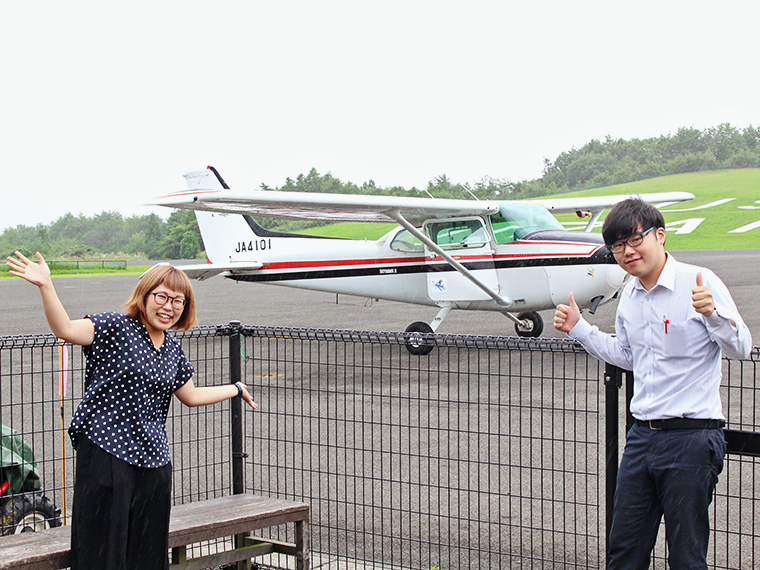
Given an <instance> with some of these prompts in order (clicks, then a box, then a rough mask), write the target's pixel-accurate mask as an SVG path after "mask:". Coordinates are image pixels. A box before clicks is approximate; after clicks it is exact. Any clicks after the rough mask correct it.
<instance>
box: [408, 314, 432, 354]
mask: <svg viewBox="0 0 760 570" xmlns="http://www.w3.org/2000/svg"><path fill="white" fill-rule="evenodd" d="M406 332H407V333H411V334H409V335H408V336H407V337H406V349H407V350H408V351H409V353H410V354H414V355H415V356H423V355H425V354H430V352H431V351H432V350H433V348H435V345H434V344H432V343H431V344H427V343H426V342H425V339H424V338H423V336H422V335H424V334H430V333H432V332H433V327H431V326H430V325H429V324H427V323H423V322H422V321H416V322H414V323H412V324H411V325H409V326H408V327H406Z"/></svg>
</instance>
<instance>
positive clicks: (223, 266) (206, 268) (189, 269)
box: [176, 261, 264, 281]
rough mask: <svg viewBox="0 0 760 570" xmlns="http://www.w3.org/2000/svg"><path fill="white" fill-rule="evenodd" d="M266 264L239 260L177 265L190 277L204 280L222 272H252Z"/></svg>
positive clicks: (231, 273)
mask: <svg viewBox="0 0 760 570" xmlns="http://www.w3.org/2000/svg"><path fill="white" fill-rule="evenodd" d="M263 266H264V264H263V263H260V262H258V261H254V262H239V263H200V264H198V265H177V266H176V267H177V269H181V270H182V271H184V272H185V274H186V275H187V276H188V277H189V278H190V279H197V280H198V281H203V280H204V279H208V278H210V277H214V276H215V275H219V274H220V273H224V274H225V275H245V274H247V273H251V272H253V271H255V270H256V269H261V268H262V267H263Z"/></svg>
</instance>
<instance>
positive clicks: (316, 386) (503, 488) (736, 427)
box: [0, 323, 760, 569]
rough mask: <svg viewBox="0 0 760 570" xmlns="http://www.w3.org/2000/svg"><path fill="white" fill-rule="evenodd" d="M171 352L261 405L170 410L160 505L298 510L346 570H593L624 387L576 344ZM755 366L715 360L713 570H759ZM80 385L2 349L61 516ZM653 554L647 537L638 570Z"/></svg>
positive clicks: (277, 331)
mask: <svg viewBox="0 0 760 570" xmlns="http://www.w3.org/2000/svg"><path fill="white" fill-rule="evenodd" d="M178 338H179V339H180V340H181V342H182V344H183V347H184V350H185V352H186V354H187V355H188V357H189V358H190V360H191V361H193V363H194V364H195V366H196V378H195V381H196V384H198V385H210V384H220V383H227V382H234V381H235V380H236V379H237V378H238V377H239V378H240V379H242V380H243V381H244V382H246V383H247V384H248V385H249V387H251V388H252V390H253V393H254V396H255V399H256V400H257V402H259V405H260V409H259V410H257V411H256V412H248V411H242V410H241V406H240V403H239V400H236V401H232V402H231V403H229V404H222V405H217V406H211V407H207V408H196V409H186V408H184V407H182V406H181V405H179V404H173V406H172V410H171V412H170V418H169V421H168V423H167V429H168V431H169V438H170V441H171V442H172V456H173V465H174V496H175V502H176V503H182V502H189V501H194V500H199V499H203V498H211V497H214V496H220V495H225V494H229V493H231V492H240V491H246V492H254V493H260V494H267V495H272V496H277V497H281V498H291V499H297V500H303V501H305V502H308V503H310V504H311V508H312V545H313V550H314V552H315V554H316V555H320V554H321V555H324V556H329V557H331V558H333V559H336V560H341V561H351V562H353V563H354V564H355V565H356V566H358V567H362V566H363V565H366V566H367V567H372V568H378V567H381V568H423V569H429V568H432V567H436V566H437V567H440V568H442V569H443V568H484V569H486V568H489V569H491V568H510V567H513V566H516V565H517V564H520V565H522V566H527V567H536V568H540V567H545V568H555V567H578V568H599V567H601V566H603V565H604V560H605V537H606V535H605V528H606V524H605V521H606V517H607V514H608V507H607V501H608V498H609V496H610V490H609V485H610V482H614V477H612V476H611V474H612V473H614V470H615V469H616V468H617V453H618V451H617V450H618V449H620V448H622V445H623V437H624V433H625V423H626V421H625V414H624V413H622V412H620V413H619V412H618V411H619V410H626V409H627V406H626V399H625V393H626V390H624V389H622V386H624V385H625V382H623V381H622V379H620V380H618V373H617V372H615V371H614V370H610V369H608V368H607V367H606V366H605V365H604V364H603V363H600V362H599V361H597V360H595V359H594V358H592V357H590V356H589V355H587V354H586V353H585V352H584V351H583V350H582V349H581V348H580V347H579V345H577V344H575V343H574V342H572V341H569V340H557V339H517V338H508V337H475V336H461V335H431V336H429V337H427V338H425V339H423V340H424V341H425V342H430V343H432V344H434V345H435V347H436V348H435V350H433V351H432V352H431V353H430V354H429V355H426V356H422V357H420V356H412V355H410V354H409V353H408V352H407V351H406V349H405V347H404V344H405V342H406V335H405V334H403V333H380V332H372V331H333V330H316V329H295V328H280V327H243V326H240V325H239V324H238V323H230V324H227V325H220V326H215V327H201V328H198V329H195V330H193V331H190V332H188V333H184V334H181V335H178ZM63 350H66V351H68V352H66V353H65V355H64V352H62V351H63ZM64 361H65V366H64ZM758 362H760V352H759V351H758V349H754V350H753V353H752V355H751V357H750V358H749V359H747V360H743V361H728V360H725V361H724V363H723V365H724V385H723V387H722V397H723V402H724V408H725V409H726V412H727V416H728V423H729V425H728V428H729V429H730V430H732V432H727V434H730V433H734V434H735V435H732V436H731V437H733V438H734V443H731V440H730V439H729V445H730V453H729V455H728V457H727V461H726V468H725V470H724V473H723V475H722V476H721V480H720V482H719V485H718V489H717V491H716V497H715V501H714V503H713V509H712V510H713V513H712V515H713V536H712V540H711V551H710V558H711V560H710V562H711V564H712V567H714V568H755V567H758V564H760V561H759V560H758V558H757V556H758V555H757V554H755V553H756V552H760V501H758V499H757V495H758V493H757V488H756V485H757V484H756V481H760V478H758V475H760V472H759V466H758V454H757V453H756V442H757V437H758V436H757V435H756V434H757V433H758V432H760V428H759V426H758V425H757V424H758V390H759V389H760V388H759V387H758V386H760V383H758ZM83 371H84V361H83V356H82V354H81V351H80V350H79V349H78V348H76V347H74V348H72V347H67V348H66V349H63V348H61V347H60V346H59V345H58V344H57V342H56V339H55V338H53V337H52V336H50V335H36V336H18V337H0V423H3V424H5V425H8V426H10V427H12V428H14V429H15V430H17V431H18V432H20V433H21V434H22V435H23V437H24V439H25V440H26V441H27V443H29V444H30V445H31V446H32V448H33V450H34V453H35V455H36V458H37V462H38V464H39V470H40V472H41V475H42V481H43V485H44V493H45V494H46V495H48V496H49V497H50V498H51V499H52V500H53V501H54V502H55V504H56V505H57V506H58V507H59V508H61V510H62V511H64V512H62V515H63V514H70V501H71V489H72V480H73V454H72V450H71V449H70V444H69V440H68V436H66V434H65V430H66V427H67V426H68V422H69V421H70V419H71V416H72V414H73V411H74V409H75V406H76V404H77V403H78V401H79V399H80V398H81V395H82V388H83V378H82V375H83ZM64 380H65V382H66V393H65V395H62V384H63V381H64ZM727 437H728V436H727ZM611 470H612V471H611ZM662 534H664V533H661V535H662ZM272 538H280V539H285V540H289V539H291V538H292V537H288V536H286V535H283V536H277V535H273V536H272ZM661 538H662V537H661ZM664 557H665V551H664V543H663V541H662V540H660V542H659V543H658V545H657V547H656V549H655V559H654V566H655V567H663V568H664V567H665V566H666V562H665V558H664Z"/></svg>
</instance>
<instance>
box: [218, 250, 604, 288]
mask: <svg viewBox="0 0 760 570" xmlns="http://www.w3.org/2000/svg"><path fill="white" fill-rule="evenodd" d="M597 253H598V252H597ZM597 253H594V255H591V256H589V257H538V258H520V259H503V260H501V259H499V260H496V261H495V262H494V261H476V262H472V263H464V264H463V265H464V266H465V267H466V268H467V269H469V270H470V271H477V270H479V269H518V268H521V267H561V266H573V265H608V264H609V263H610V261H609V260H608V259H607V256H606V255H597ZM612 263H613V264H614V263H615V260H614V259H612ZM448 271H456V269H454V268H453V267H452V266H451V265H449V264H448V263H446V262H441V263H436V264H428V263H415V264H413V265H395V266H392V267H389V266H387V265H386V266H382V267H351V268H346V269H332V268H331V269H311V270H306V271H282V272H278V273H261V274H256V275H231V276H229V279H234V280H235V281H251V282H257V283H272V282H277V281H303V280H309V279H337V278H342V277H366V276H371V277H383V276H386V275H408V274H415V273H437V272H448Z"/></svg>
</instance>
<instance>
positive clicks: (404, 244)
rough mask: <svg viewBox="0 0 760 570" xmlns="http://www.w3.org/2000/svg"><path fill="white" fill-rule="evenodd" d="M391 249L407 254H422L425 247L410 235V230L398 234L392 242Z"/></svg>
mask: <svg viewBox="0 0 760 570" xmlns="http://www.w3.org/2000/svg"><path fill="white" fill-rule="evenodd" d="M391 249H395V250H396V251H403V252H405V253H422V252H423V251H424V250H425V247H424V246H423V245H422V242H421V241H420V240H418V239H417V238H416V237H414V236H413V235H412V234H411V233H409V230H403V231H400V232H399V233H397V234H396V237H394V238H393V241H391Z"/></svg>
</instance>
